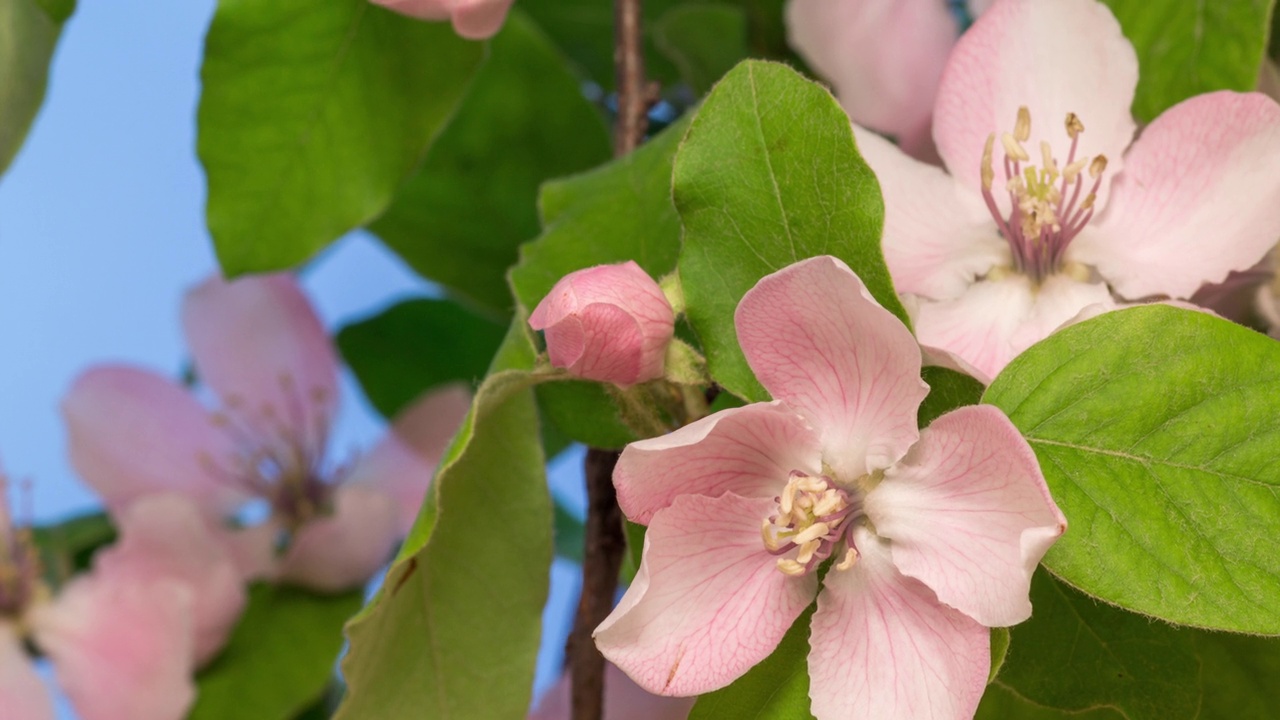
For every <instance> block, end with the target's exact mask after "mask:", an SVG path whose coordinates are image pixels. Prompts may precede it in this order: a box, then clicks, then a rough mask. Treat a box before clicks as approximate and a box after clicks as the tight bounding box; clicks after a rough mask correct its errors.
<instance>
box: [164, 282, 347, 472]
mask: <svg viewBox="0 0 1280 720" xmlns="http://www.w3.org/2000/svg"><path fill="white" fill-rule="evenodd" d="M182 325H183V329H184V330H185V331H186V336H187V346H188V347H190V348H191V353H192V356H193V357H194V359H195V365H196V372H197V373H198V375H199V376H200V379H201V381H203V382H204V383H206V384H208V385H209V387H211V388H213V390H214V392H216V393H217V394H218V396H219V397H220V398H222V401H223V402H224V403H225V404H227V405H228V406H234V405H237V404H238V405H240V406H241V407H243V409H244V412H246V413H248V414H250V415H251V416H252V417H255V418H257V419H258V421H259V423H260V424H261V425H262V426H263V428H264V429H265V430H270V429H271V428H272V427H273V425H281V426H283V427H284V428H285V429H286V430H287V431H288V432H291V433H295V434H297V435H298V438H297V439H298V440H299V441H300V442H301V445H302V447H303V448H304V449H305V450H307V451H308V452H309V453H310V454H311V455H312V456H313V457H318V456H320V455H322V454H323V452H324V448H323V440H324V437H325V435H326V434H327V432H328V428H329V423H330V421H331V420H332V418H333V416H334V413H335V412H336V409H337V400H338V358H337V354H336V353H335V351H334V349H333V344H332V343H331V342H330V341H329V335H328V333H326V332H325V330H324V326H323V325H321V324H320V318H319V317H317V316H316V313H315V310H314V309H312V307H311V303H310V301H308V300H307V296H306V295H304V294H303V293H302V289H301V288H300V287H298V283H297V281H296V280H294V278H293V276H291V275H289V274H287V273H277V274H274V275H258V276H250V277H243V278H239V279H237V280H232V281H229V282H228V281H226V280H223V279H222V278H220V277H217V276H214V277H211V278H209V279H207V280H205V281H204V282H202V283H200V284H199V285H197V286H196V287H194V288H192V289H191V290H190V291H189V292H188V293H187V296H186V298H185V299H184V300H183V303H182Z"/></svg>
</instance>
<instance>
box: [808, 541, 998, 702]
mask: <svg viewBox="0 0 1280 720" xmlns="http://www.w3.org/2000/svg"><path fill="white" fill-rule="evenodd" d="M856 543H857V546H858V549H859V551H860V552H861V553H862V556H861V558H860V559H859V560H858V562H857V563H856V564H855V565H854V566H853V567H852V568H850V569H848V570H836V569H834V568H833V569H832V570H831V571H830V572H828V573H827V576H826V579H825V580H824V581H823V589H822V592H821V593H820V594H819V595H818V610H817V612H816V613H814V616H813V624H812V626H811V627H812V633H811V635H810V637H809V646H810V648H811V650H810V652H809V697H810V699H811V700H812V711H813V715H814V717H816V718H818V720H843V719H844V718H860V719H861V718H865V719H866V720H871V719H872V718H874V719H875V720H919V719H920V718H930V719H931V720H970V719H971V718H972V717H973V714H974V712H975V711H976V710H977V707H978V701H979V700H980V699H981V698H982V693H983V690H984V689H985V688H986V685H987V672H988V670H989V669H990V666H991V651H990V638H991V636H990V632H989V631H988V630H987V628H985V627H983V626H981V625H979V624H978V623H976V622H974V621H973V620H972V619H971V618H969V617H968V616H966V615H964V614H963V613H960V612H958V611H956V610H954V609H952V608H949V607H947V606H946V605H943V604H941V603H939V602H938V599H937V598H936V597H935V596H934V594H933V593H932V592H931V591H930V590H929V588H927V587H925V586H924V585H922V584H921V583H920V582H918V581H916V580H912V579H911V578H908V577H904V576H903V575H902V574H900V573H899V572H898V571H897V569H896V568H894V566H893V562H892V560H891V559H890V557H889V549H888V548H887V547H885V546H884V545H883V544H882V543H881V542H880V541H878V540H877V539H876V537H875V536H874V535H872V534H871V533H869V532H867V531H866V530H860V531H859V532H858V533H857V538H856Z"/></svg>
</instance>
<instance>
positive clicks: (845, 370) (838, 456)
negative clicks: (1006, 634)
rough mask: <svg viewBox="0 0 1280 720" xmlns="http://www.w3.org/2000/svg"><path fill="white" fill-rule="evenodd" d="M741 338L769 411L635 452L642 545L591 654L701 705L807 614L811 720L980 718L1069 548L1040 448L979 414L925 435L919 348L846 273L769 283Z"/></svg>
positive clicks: (631, 477)
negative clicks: (1017, 627)
mask: <svg viewBox="0 0 1280 720" xmlns="http://www.w3.org/2000/svg"><path fill="white" fill-rule="evenodd" d="M735 323H736V326H737V332H738V340H739V342H740V343H741V345H742V349H743V352H744V353H745V354H746V358H747V362H748V363H749V364H750V365H751V368H752V370H753V371H754V372H755V374H756V377H757V378H759V380H760V382H761V384H762V385H764V387H765V389H767V390H768V391H769V392H770V393H771V394H772V395H773V397H774V398H775V400H774V401H773V402H768V403H756V404H753V405H747V406H746V407H742V408H737V409H732V410H725V411H721V412H719V413H716V414H714V415H711V416H710V417H707V418H704V419H702V420H699V421H698V422H695V423H693V424H691V425H688V426H686V427H684V428H682V429H680V430H677V431H676V432H674V433H671V434H670V435H666V436H663V437H658V438H653V439H649V440H643V441H640V442H636V443H632V444H631V445H628V446H627V448H626V450H624V451H623V453H622V458H621V460H620V461H619V463H618V466H617V470H616V472H615V473H614V483H615V485H616V486H617V490H618V502H619V504H620V505H621V506H622V509H623V511H624V512H625V513H626V515H627V517H629V518H630V519H632V520H634V521H636V522H639V523H643V524H647V525H648V526H649V530H648V533H647V535H646V536H645V544H644V555H643V559H642V561H641V565H640V570H639V572H638V573H637V575H636V578H635V581H634V582H633V583H632V585H631V587H630V588H629V589H628V590H627V592H626V594H625V595H624V596H623V598H622V601H621V602H620V603H619V605H618V607H617V608H615V610H614V612H613V613H612V614H611V615H610V616H609V618H608V619H606V620H605V622H604V623H602V624H601V625H600V627H599V628H597V629H596V643H597V645H598V646H599V647H600V649H601V651H602V652H603V653H604V655H605V657H607V658H608V659H609V660H611V661H612V662H614V663H616V664H617V665H618V666H619V667H621V668H622V669H623V670H624V671H625V672H626V673H627V674H628V675H630V676H631V677H632V678H633V679H634V680H635V681H636V682H637V683H638V684H639V685H640V686H641V687H643V688H645V689H646V690H649V691H650V692H657V693H663V694H668V695H692V694H698V693H704V692H707V691H710V690H714V689H716V688H719V687H722V686H724V685H726V684H728V683H730V682H732V681H733V680H734V679H736V678H737V677H739V676H740V675H742V674H743V673H744V672H746V671H747V670H748V669H749V668H751V667H752V666H753V665H755V664H756V663H758V662H760V661H761V660H762V659H764V658H765V657H766V656H768V655H769V653H770V652H772V651H773V649H774V648H775V647H776V646H777V644H778V642H779V641H780V640H781V638H782V636H783V635H784V634H785V633H786V632H787V629H788V628H789V627H790V626H791V625H792V623H793V622H794V621H795V620H796V618H797V617H798V616H799V615H800V613H801V612H802V611H803V610H804V609H805V608H806V607H808V606H809V604H810V603H812V602H813V599H814V597H815V595H816V596H817V602H818V606H817V612H816V613H815V615H814V616H813V620H812V624H811V634H810V639H809V643H810V653H809V675H810V691H809V694H810V698H811V700H812V710H813V714H814V715H815V716H816V717H817V718H819V720H835V719H837V718H841V719H842V718H875V719H876V720H896V719H898V718H901V719H903V720H907V719H914V718H924V717H928V718H935V719H937V720H942V719H944V718H956V719H960V718H970V717H972V715H973V712H974V709H975V708H976V707H977V704H978V700H979V698H980V697H981V695H982V692H983V688H984V687H985V685H986V681H987V672H988V669H989V665H990V655H989V652H990V650H989V642H990V641H989V632H988V627H992V626H1004V625H1012V624H1015V623H1018V622H1021V621H1023V620H1025V619H1026V618H1027V617H1028V616H1029V614H1030V612H1031V604H1030V601H1029V597H1028V595H1029V588H1030V580H1031V573H1032V571H1033V570H1034V569H1035V567H1036V565H1037V563H1038V562H1039V560H1040V558H1041V556H1042V555H1043V554H1044V552H1045V551H1046V550H1047V549H1048V547H1049V546H1050V545H1051V544H1052V543H1053V542H1054V540H1056V539H1057V538H1058V536H1059V535H1061V534H1062V532H1063V531H1064V530H1065V528H1066V520H1065V518H1063V516H1062V513H1061V512H1060V511H1059V510H1058V508H1057V506H1056V505H1055V504H1054V502H1053V500H1052V498H1051V497H1050V496H1049V491H1048V488H1047V486H1046V485H1045V482H1044V478H1043V476H1042V475H1041V474H1040V469H1039V466H1038V465H1037V463H1036V458H1035V455H1034V454H1033V453H1032V451H1031V448H1030V447H1028V445H1027V444H1026V442H1025V441H1024V440H1023V439H1022V437H1021V436H1020V435H1019V434H1018V431H1017V430H1016V429H1015V428H1014V427H1013V425H1012V423H1010V422H1009V420H1008V418H1006V417H1005V416H1004V415H1003V414H1002V413H1001V412H1000V411H999V410H997V409H996V408H994V407H991V406H987V405H982V406H971V407H965V408H961V409H959V410H955V411H953V412H950V413H947V414H946V415H943V416H942V417H940V418H938V419H937V420H935V421H934V422H933V424H932V425H930V426H929V427H928V428H927V429H925V430H924V431H923V432H922V431H920V430H919V429H918V428H917V424H916V412H917V408H918V406H919V405H920V401H921V400H922V399H923V398H924V396H925V394H926V392H927V391H928V387H927V386H926V385H925V384H924V383H923V382H921V380H920V350H919V348H918V347H917V345H916V343H915V341H914V339H913V338H912V337H911V333H910V332H909V331H908V330H907V329H906V328H905V327H904V326H903V324H902V323H901V322H900V321H899V320H898V319H897V318H895V317H894V316H893V315H891V314H890V313H889V312H887V311H885V310H884V309H883V308H881V307H880V306H879V305H878V304H877V303H876V302H875V301H874V300H873V299H872V298H871V296H870V294H869V293H868V292H867V290H866V288H865V287H864V286H863V285H862V282H861V281H860V280H859V279H858V277H857V276H856V275H854V274H853V272H852V271H851V270H849V268H848V266H846V265H845V264H844V263H842V262H841V261H839V260H837V259H835V258H831V257H817V258H812V259H809V260H805V261H802V262H800V263H797V264H795V265H792V266H790V267H788V268H785V269H783V270H781V271H779V272H776V273H774V274H773V275H770V276H768V277H766V278H764V279H763V280H761V281H760V282H759V283H758V284H757V285H756V286H755V287H754V288H753V289H752V290H751V291H749V292H748V293H747V294H746V295H745V296H744V297H743V299H742V302H741V303H740V304H739V305H738V310H737V314H736V316H735ZM827 561H830V562H831V564H830V566H829V570H828V572H827V574H826V576H825V578H824V579H823V580H822V581H821V583H819V580H818V572H817V570H818V569H819V567H820V566H822V565H823V564H824V563H826V562H827ZM820 584H821V586H822V587H821V591H819V585H820Z"/></svg>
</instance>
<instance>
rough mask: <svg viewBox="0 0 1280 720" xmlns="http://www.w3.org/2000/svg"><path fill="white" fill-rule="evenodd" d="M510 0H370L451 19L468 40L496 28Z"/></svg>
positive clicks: (407, 12) (433, 17)
mask: <svg viewBox="0 0 1280 720" xmlns="http://www.w3.org/2000/svg"><path fill="white" fill-rule="evenodd" d="M513 1H514V0H372V2H373V4H375V5H381V6H383V7H385V8H387V9H388V10H393V11H395V12H398V13H400V14H401V15H408V16H409V17H414V18H418V19H419V20H451V21H453V29H454V31H455V32H457V33H458V34H459V35H461V36H462V37H464V38H467V39H468V40H483V39H485V38H488V37H492V36H493V34H494V33H496V32H498V29H499V28H501V27H502V22H503V21H504V20H506V18H507V11H508V10H510V9H511V3H512V2H513Z"/></svg>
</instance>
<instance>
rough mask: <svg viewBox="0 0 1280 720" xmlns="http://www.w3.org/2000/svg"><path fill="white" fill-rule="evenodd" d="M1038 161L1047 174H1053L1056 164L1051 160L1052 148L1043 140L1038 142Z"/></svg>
mask: <svg viewBox="0 0 1280 720" xmlns="http://www.w3.org/2000/svg"><path fill="white" fill-rule="evenodd" d="M1040 161H1041V162H1042V163H1043V167H1044V171H1045V172H1047V173H1050V174H1054V173H1055V171H1056V170H1057V168H1058V163H1056V162H1054V159H1053V148H1051V147H1049V143H1048V142H1047V141H1045V140H1041V141H1040Z"/></svg>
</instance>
